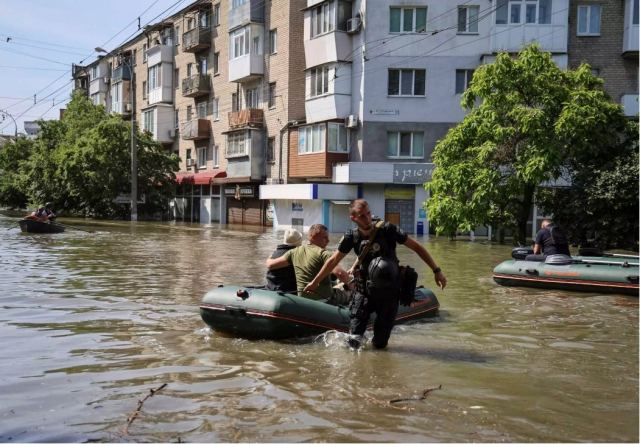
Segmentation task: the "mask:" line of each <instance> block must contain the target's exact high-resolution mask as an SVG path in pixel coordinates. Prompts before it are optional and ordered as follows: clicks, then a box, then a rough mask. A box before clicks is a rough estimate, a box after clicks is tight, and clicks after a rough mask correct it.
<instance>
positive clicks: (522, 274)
mask: <svg viewBox="0 0 640 444" xmlns="http://www.w3.org/2000/svg"><path fill="white" fill-rule="evenodd" d="M531 253H533V250H531V249H528V248H514V249H513V251H512V252H511V256H512V257H513V259H510V260H506V261H504V262H502V263H500V264H498V265H497V266H496V267H495V268H494V269H493V280H494V281H496V282H497V283H498V284H500V285H505V286H522V287H536V288H553V289H558V290H570V291H587V292H593V293H617V294H627V295H632V296H638V277H639V276H638V263H639V261H638V259H639V258H638V256H632V255H620V254H605V253H602V255H601V256H587V255H580V256H573V257H571V256H567V255H564V254H553V255H550V256H543V255H533V254H531ZM583 253H584V252H583ZM587 253H588V254H593V253H589V252H587Z"/></svg>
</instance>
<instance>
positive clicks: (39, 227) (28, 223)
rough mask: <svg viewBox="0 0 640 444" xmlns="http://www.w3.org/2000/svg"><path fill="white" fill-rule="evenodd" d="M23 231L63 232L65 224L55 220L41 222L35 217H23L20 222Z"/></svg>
mask: <svg viewBox="0 0 640 444" xmlns="http://www.w3.org/2000/svg"><path fill="white" fill-rule="evenodd" d="M18 224H19V225H20V231H22V232H23V233H62V232H63V231H64V229H65V226H64V225H60V224H57V223H55V222H40V221H39V220H34V219H22V220H20V221H19V222H18Z"/></svg>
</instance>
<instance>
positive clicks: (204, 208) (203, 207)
mask: <svg viewBox="0 0 640 444" xmlns="http://www.w3.org/2000/svg"><path fill="white" fill-rule="evenodd" d="M200 223H203V224H208V223H211V199H210V198H208V197H207V198H203V199H202V201H201V202H200Z"/></svg>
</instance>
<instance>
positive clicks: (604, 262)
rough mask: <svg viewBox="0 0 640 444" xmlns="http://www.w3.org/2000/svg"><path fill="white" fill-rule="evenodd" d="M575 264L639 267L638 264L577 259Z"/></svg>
mask: <svg viewBox="0 0 640 444" xmlns="http://www.w3.org/2000/svg"><path fill="white" fill-rule="evenodd" d="M574 263H575V264H600V265H619V266H621V267H630V266H636V267H637V266H638V265H639V263H638V262H627V261H625V262H614V261H600V260H597V259H576V260H575V261H574Z"/></svg>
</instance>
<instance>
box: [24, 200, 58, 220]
mask: <svg viewBox="0 0 640 444" xmlns="http://www.w3.org/2000/svg"><path fill="white" fill-rule="evenodd" d="M30 216H31V217H30V218H31V219H35V220H38V221H40V222H52V221H53V220H55V218H56V213H54V212H53V204H52V203H51V202H47V203H46V204H44V207H40V208H38V209H37V210H36V211H34V212H32V213H31V215H30Z"/></svg>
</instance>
